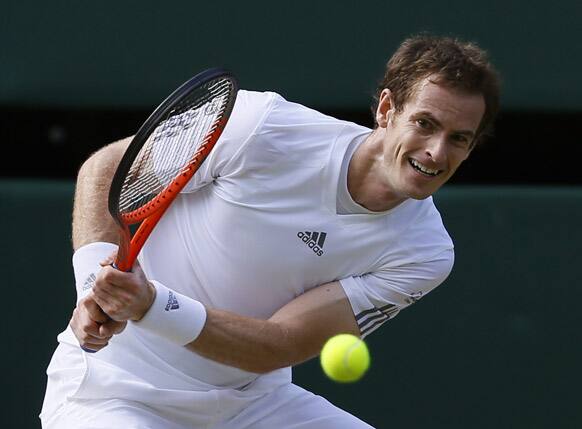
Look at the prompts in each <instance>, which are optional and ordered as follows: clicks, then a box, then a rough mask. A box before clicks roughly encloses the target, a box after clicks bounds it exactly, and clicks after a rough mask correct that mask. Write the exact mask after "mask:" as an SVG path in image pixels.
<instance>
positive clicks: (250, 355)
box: [93, 264, 360, 373]
mask: <svg viewBox="0 0 582 429" xmlns="http://www.w3.org/2000/svg"><path fill="white" fill-rule="evenodd" d="M235 286H236V285H235ZM151 287H152V286H151V284H150V283H149V282H148V280H147V279H146V277H145V275H144V273H143V271H142V270H141V268H140V267H139V265H138V264H136V265H135V266H134V269H133V271H132V272H129V273H124V272H121V271H118V270H116V269H114V268H112V267H110V266H105V267H104V268H103V270H102V271H101V272H100V273H99V275H98V277H97V281H96V282H95V286H94V287H93V298H94V299H95V301H96V302H97V303H98V304H99V305H100V306H101V308H103V310H104V311H105V312H106V313H107V314H109V315H110V316H111V317H112V318H114V319H115V320H120V321H123V320H133V321H140V320H141V319H142V318H143V317H144V315H146V313H147V311H148V310H149V308H150V306H151V302H152V301H151V299H150V298H149V297H148V292H147V291H148V288H151ZM257 299H260V297H257ZM206 313H207V316H206V323H205V324H204V327H203V329H202V331H201V332H200V334H199V335H198V337H197V338H196V339H195V340H194V341H192V342H190V343H189V344H186V347H187V348H189V349H190V350H192V351H194V352H196V353H198V354H200V355H201V356H204V357H206V358H209V359H212V360H214V361H217V362H220V363H223V364H226V365H230V366H234V367H237V368H240V369H243V370H245V371H250V372H256V373H265V372H270V371H273V370H275V369H277V368H283V367H286V366H290V365H295V364H298V363H301V362H304V361H306V360H308V359H310V358H312V357H314V356H317V355H318V354H319V352H320V350H321V348H322V346H323V344H324V343H325V341H326V340H327V339H328V338H329V337H331V336H333V335H336V334H339V333H350V334H354V335H358V336H359V335H360V331H359V328H358V325H357V323H356V320H355V317H354V315H353V312H352V309H351V305H350V302H349V300H348V298H347V297H346V295H345V293H344V291H343V288H342V286H341V285H340V284H339V282H332V283H327V284H324V285H321V286H318V287H315V288H313V289H311V290H309V291H308V292H306V293H304V294H302V295H300V296H298V297H297V298H295V299H294V300H292V301H290V302H289V303H288V304H286V305H285V306H283V307H282V308H281V309H279V310H278V311H277V312H276V313H275V314H274V315H273V316H271V317H270V318H269V319H268V320H262V319H255V318H252V317H246V316H241V315H238V314H235V313H233V312H229V311H223V310H218V309H212V308H207V309H206Z"/></svg>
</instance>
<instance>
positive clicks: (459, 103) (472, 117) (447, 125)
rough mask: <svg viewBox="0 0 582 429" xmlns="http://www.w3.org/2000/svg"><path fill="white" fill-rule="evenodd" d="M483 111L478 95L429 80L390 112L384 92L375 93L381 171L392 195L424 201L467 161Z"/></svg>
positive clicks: (390, 102)
mask: <svg viewBox="0 0 582 429" xmlns="http://www.w3.org/2000/svg"><path fill="white" fill-rule="evenodd" d="M484 113H485V101H484V99H483V96H482V95H480V94H466V93H463V92H460V91H458V90H454V89H449V88H447V87H445V86H439V85H437V84H435V83H432V82H430V81H429V78H427V79H425V80H423V81H421V82H420V83H419V84H418V87H417V89H416V93H415V94H414V95H413V96H412V97H411V98H410V100H409V101H408V102H407V103H406V104H405V105H404V107H403V110H402V112H400V113H395V110H394V106H393V103H392V100H391V93H390V91H389V90H384V91H383V92H382V94H381V96H380V103H379V106H378V110H377V114H376V120H377V122H378V126H379V128H380V129H382V128H384V131H385V133H384V136H383V160H382V165H383V168H382V173H381V174H383V175H385V180H386V185H387V186H388V187H389V189H390V190H391V192H392V193H393V195H394V196H395V197H397V198H414V199H424V198H427V197H428V196H430V195H432V194H433V193H434V192H435V191H436V190H437V189H439V188H440V187H441V186H442V185H443V184H444V183H445V182H446V181H447V180H449V178H450V177H451V176H452V175H453V173H454V172H455V171H456V170H457V168H458V167H459V165H461V163H462V162H463V161H464V160H465V159H467V157H468V156H469V154H470V153H471V149H472V147H473V140H474V138H475V134H476V132H477V128H478V127H479V123H480V122H481V118H482V117H483V114H484Z"/></svg>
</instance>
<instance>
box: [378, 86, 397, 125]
mask: <svg viewBox="0 0 582 429" xmlns="http://www.w3.org/2000/svg"><path fill="white" fill-rule="evenodd" d="M393 114H394V100H393V99H392V91H390V90H389V89H388V88H384V89H383V90H382V92H381V93H380V98H379V100H378V108H377V109H376V122H377V123H378V126H379V127H381V128H386V127H387V126H388V123H389V122H390V118H391V117H392V115H393Z"/></svg>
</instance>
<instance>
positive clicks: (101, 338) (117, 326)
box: [69, 293, 127, 352]
mask: <svg viewBox="0 0 582 429" xmlns="http://www.w3.org/2000/svg"><path fill="white" fill-rule="evenodd" d="M69 325H71V329H72V330H73V333H74V334H75V337H77V340H78V341H79V344H80V345H81V347H83V348H84V349H87V350H91V351H95V352H97V351H99V350H101V349H102V348H104V347H105V346H107V344H109V340H110V339H111V337H113V335H116V334H119V333H121V332H122V331H123V330H124V329H125V326H126V325H127V322H116V321H115V320H112V319H110V318H109V317H108V316H107V315H106V314H105V313H104V312H103V310H101V308H99V306H98V305H97V304H96V303H95V300H94V299H93V294H92V293H91V294H89V295H87V296H86V297H85V298H83V299H81V300H80V301H79V303H78V304H77V307H76V308H75V309H74V310H73V315H72V317H71V321H70V322H69Z"/></svg>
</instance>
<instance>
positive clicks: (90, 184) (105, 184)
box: [69, 138, 131, 351]
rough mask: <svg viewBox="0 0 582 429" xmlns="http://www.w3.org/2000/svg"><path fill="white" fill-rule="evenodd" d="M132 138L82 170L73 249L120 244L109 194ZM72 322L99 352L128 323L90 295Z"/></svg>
mask: <svg viewBox="0 0 582 429" xmlns="http://www.w3.org/2000/svg"><path fill="white" fill-rule="evenodd" d="M130 141H131V138H126V139H124V140H120V141H118V142H115V143H112V144H110V145H108V146H106V147H104V148H102V149H100V150H99V151H97V152H96V153H94V154H93V155H92V156H91V157H90V158H89V159H88V160H87V161H85V163H83V165H82V166H81V168H80V169H79V174H78V178H77V185H76V188H75V203H74V207H73V234H72V241H73V250H75V251H76V250H78V249H79V248H80V247H82V246H84V245H86V244H89V243H94V242H107V243H117V240H118V232H117V227H116V224H115V221H114V220H113V218H112V217H111V215H110V214H109V211H108V208H107V204H108V203H107V196H108V193H109V187H110V186H111V181H112V179H113V176H114V174H115V170H116V169H117V166H118V165H119V162H120V161H121V158H122V156H123V154H124V152H125V149H126V148H127V146H128V145H129V143H130ZM77 281H78V282H83V281H84V279H77ZM69 324H70V326H71V328H72V329H73V332H74V333H75V336H76V337H77V339H78V340H79V343H80V344H81V345H82V346H84V347H86V348H87V349H90V350H95V351H97V350H100V349H101V348H103V347H105V346H106V345H107V343H108V341H109V339H110V338H111V337H112V336H113V335H115V334H118V333H120V332H121V331H123V329H124V328H125V324H126V322H119V321H115V320H111V319H110V318H109V317H108V316H107V315H106V314H105V313H104V312H103V311H102V310H101V309H100V308H99V306H98V305H97V304H96V303H95V301H94V300H93V298H92V296H91V295H88V296H86V297H84V298H82V299H81V300H80V301H79V302H78V304H77V307H76V308H75V309H74V310H73V314H72V316H71V321H70V323H69Z"/></svg>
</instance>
